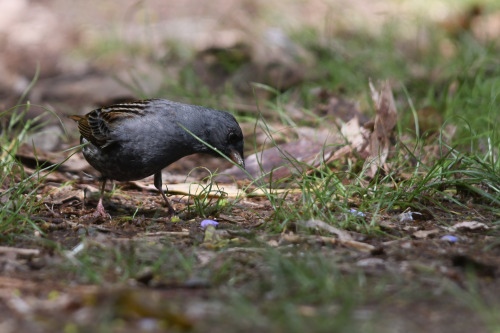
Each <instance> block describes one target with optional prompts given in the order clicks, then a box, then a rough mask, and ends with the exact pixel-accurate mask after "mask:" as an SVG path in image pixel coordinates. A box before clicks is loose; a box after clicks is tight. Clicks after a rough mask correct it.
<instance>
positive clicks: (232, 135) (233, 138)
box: [227, 132, 239, 143]
mask: <svg viewBox="0 0 500 333" xmlns="http://www.w3.org/2000/svg"><path fill="white" fill-rule="evenodd" d="M238 140H239V138H238V134H236V133H234V132H229V135H228V137H227V141H229V143H236V142H237V141H238Z"/></svg>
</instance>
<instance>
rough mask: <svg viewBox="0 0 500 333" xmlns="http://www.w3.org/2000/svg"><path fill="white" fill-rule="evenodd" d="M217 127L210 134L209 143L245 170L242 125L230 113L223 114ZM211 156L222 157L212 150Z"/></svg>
mask: <svg viewBox="0 0 500 333" xmlns="http://www.w3.org/2000/svg"><path fill="white" fill-rule="evenodd" d="M222 114H223V116H222V117H221V118H220V119H219V122H218V123H217V125H216V127H214V128H213V129H212V130H211V131H210V133H207V134H208V138H209V139H208V143H209V144H210V145H212V146H213V147H214V148H217V150H218V151H220V152H222V153H223V154H224V155H226V156H227V157H229V158H230V159H231V160H232V161H233V162H234V163H236V164H238V165H239V166H241V167H243V168H245V158H244V156H243V132H242V131H241V128H240V125H239V124H238V122H237V121H236V119H235V118H234V117H233V115H232V114H230V113H228V112H222ZM210 154H212V155H214V156H218V157H220V154H219V153H218V152H217V151H213V150H211V152H210Z"/></svg>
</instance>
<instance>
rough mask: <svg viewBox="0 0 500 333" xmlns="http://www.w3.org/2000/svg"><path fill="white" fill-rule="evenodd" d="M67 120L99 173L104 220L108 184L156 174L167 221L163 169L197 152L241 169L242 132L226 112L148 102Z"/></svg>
mask: <svg viewBox="0 0 500 333" xmlns="http://www.w3.org/2000/svg"><path fill="white" fill-rule="evenodd" d="M71 118H72V119H73V120H76V121H77V122H78V130H79V131H80V134H81V138H80V142H81V143H82V144H86V145H85V146H84V147H83V148H82V151H83V156H85V159H86V160H87V162H89V164H90V165H92V166H93V167H94V168H95V169H96V170H97V171H99V172H100V173H101V181H102V186H101V196H100V198H99V203H98V204H97V213H98V214H99V215H101V216H108V214H107V213H106V211H105V209H104V206H103V205H102V197H103V194H104V187H105V185H106V181H107V180H108V179H113V180H119V181H127V180H138V179H142V178H145V177H148V176H150V175H154V185H155V187H156V188H157V189H158V191H159V192H160V194H161V195H162V197H163V199H165V202H166V205H167V207H168V216H169V217H171V216H172V215H174V213H175V210H174V208H173V207H172V205H171V204H170V201H169V200H168V198H167V196H166V195H165V193H164V192H163V190H162V179H161V170H162V169H163V168H165V167H166V166H168V165H169V164H171V163H173V162H175V161H177V160H178V159H180V158H182V157H184V156H187V155H191V154H195V153H208V154H210V155H213V156H216V157H221V155H220V153H223V154H224V155H226V156H228V157H229V158H230V159H231V160H232V161H234V162H235V163H236V164H238V165H240V166H242V167H245V162H244V157H243V133H242V132H241V128H240V126H239V125H238V123H237V122H236V119H235V118H234V116H233V115H231V114H230V113H228V112H225V111H219V110H214V109H209V108H205V107H202V106H197V105H187V104H182V103H176V102H172V101H169V100H166V99H148V100H141V101H135V102H130V103H122V104H115V105H111V106H108V107H103V108H100V109H96V110H93V111H91V112H89V113H88V114H86V115H85V116H78V115H75V116H71ZM183 127H184V128H183ZM188 131H189V132H191V133H192V134H190V133H189V132H188ZM193 134H194V135H196V136H197V137H198V138H200V139H201V140H203V141H204V142H206V143H207V144H209V145H211V146H212V147H214V148H215V149H216V150H213V149H211V148H210V147H208V146H207V145H205V144H204V143H203V142H200V141H199V140H197V139H196V138H195V137H194V136H193ZM219 152H220V153H219Z"/></svg>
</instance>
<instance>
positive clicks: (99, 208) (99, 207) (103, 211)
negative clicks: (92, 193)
mask: <svg viewBox="0 0 500 333" xmlns="http://www.w3.org/2000/svg"><path fill="white" fill-rule="evenodd" d="M94 217H96V218H98V217H102V218H104V219H105V220H111V215H109V214H108V212H106V209H104V206H103V204H102V198H100V199H99V202H98V203H97V208H96V210H95V213H94Z"/></svg>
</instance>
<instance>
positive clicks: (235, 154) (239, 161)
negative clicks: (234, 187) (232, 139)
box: [229, 149, 245, 169]
mask: <svg viewBox="0 0 500 333" xmlns="http://www.w3.org/2000/svg"><path fill="white" fill-rule="evenodd" d="M229 158H231V160H232V161H233V162H234V163H236V164H238V165H239V166H241V167H242V168H243V169H245V160H244V159H243V156H241V154H240V153H238V152H237V151H236V150H232V149H231V151H230V152H229Z"/></svg>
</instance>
